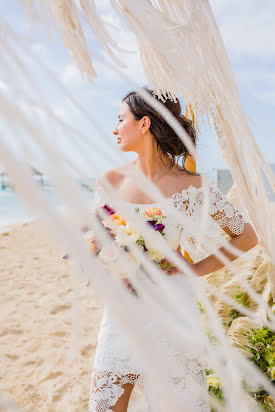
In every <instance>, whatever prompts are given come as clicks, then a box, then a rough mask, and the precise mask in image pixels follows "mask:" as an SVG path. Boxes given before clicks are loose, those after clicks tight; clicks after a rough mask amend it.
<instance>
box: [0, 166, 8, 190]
mask: <svg viewBox="0 0 275 412" xmlns="http://www.w3.org/2000/svg"><path fill="white" fill-rule="evenodd" d="M5 176H7V172H5V171H4V170H3V171H2V172H1V184H2V190H4V189H5V188H6V185H5Z"/></svg>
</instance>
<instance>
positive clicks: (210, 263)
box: [192, 223, 258, 276]
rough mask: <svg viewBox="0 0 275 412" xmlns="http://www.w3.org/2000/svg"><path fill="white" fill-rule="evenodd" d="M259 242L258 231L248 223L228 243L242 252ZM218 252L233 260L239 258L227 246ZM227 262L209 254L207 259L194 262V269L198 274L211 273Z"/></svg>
mask: <svg viewBox="0 0 275 412" xmlns="http://www.w3.org/2000/svg"><path fill="white" fill-rule="evenodd" d="M257 243H258V238H257V236H256V233H255V231H254V229H253V228H252V226H251V225H250V223H246V224H245V226H244V231H243V232H242V233H241V234H240V235H238V236H235V237H232V238H231V239H230V240H229V241H228V244H229V245H231V246H234V247H235V248H237V249H238V250H239V251H240V252H247V251H248V250H250V249H252V248H253V247H254V246H256V245H257ZM218 252H219V253H221V254H222V255H223V256H224V257H226V258H227V259H228V260H230V261H231V262H232V261H233V260H235V259H237V257H238V256H237V255H235V254H233V253H231V252H229V250H227V248H226V246H223V247H221V248H219V249H218ZM224 266H225V264H224V263H223V262H222V261H221V260H220V259H219V258H218V257H217V256H216V255H215V254H212V255H209V256H207V257H206V258H205V259H202V260H200V261H199V262H197V263H194V264H192V269H193V270H194V271H195V272H196V273H197V275H198V276H204V275H208V274H209V273H212V272H214V271H215V270H218V269H220V268H222V267H224Z"/></svg>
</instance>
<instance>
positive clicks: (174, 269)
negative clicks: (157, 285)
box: [161, 252, 195, 276]
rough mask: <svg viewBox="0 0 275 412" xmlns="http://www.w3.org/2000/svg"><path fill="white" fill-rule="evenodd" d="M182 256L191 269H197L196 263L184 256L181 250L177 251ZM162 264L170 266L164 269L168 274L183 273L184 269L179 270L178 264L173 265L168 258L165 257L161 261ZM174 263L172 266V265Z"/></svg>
mask: <svg viewBox="0 0 275 412" xmlns="http://www.w3.org/2000/svg"><path fill="white" fill-rule="evenodd" d="M177 253H178V254H179V256H180V258H181V259H182V260H184V262H185V264H186V265H187V266H188V267H189V268H190V269H191V270H193V271H194V270H195V265H194V264H192V263H190V262H189V261H188V260H187V259H186V258H185V257H184V256H182V254H181V253H180V252H177ZM161 265H162V266H165V265H167V266H168V268H167V269H162V270H163V271H164V272H165V273H166V275H167V276H171V275H176V274H178V273H183V271H182V270H179V269H178V268H177V267H176V266H173V265H172V264H171V263H170V262H169V261H168V260H167V259H163V260H162V261H161ZM171 265H172V266H171Z"/></svg>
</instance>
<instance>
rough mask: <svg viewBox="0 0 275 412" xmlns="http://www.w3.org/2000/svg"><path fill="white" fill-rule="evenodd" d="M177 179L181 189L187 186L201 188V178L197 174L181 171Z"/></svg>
mask: <svg viewBox="0 0 275 412" xmlns="http://www.w3.org/2000/svg"><path fill="white" fill-rule="evenodd" d="M177 179H178V185H179V186H180V188H181V189H187V188H188V187H189V186H194V187H196V188H197V189H199V188H200V187H201V186H202V177H201V175H199V174H193V173H188V172H185V171H181V172H180V173H179V174H178V177H177Z"/></svg>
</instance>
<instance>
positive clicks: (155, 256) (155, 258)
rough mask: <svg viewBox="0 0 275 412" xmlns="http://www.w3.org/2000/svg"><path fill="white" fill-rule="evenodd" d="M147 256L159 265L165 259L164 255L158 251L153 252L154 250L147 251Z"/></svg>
mask: <svg viewBox="0 0 275 412" xmlns="http://www.w3.org/2000/svg"><path fill="white" fill-rule="evenodd" d="M147 254H148V257H149V259H151V260H153V261H154V262H157V263H159V262H160V261H161V260H162V259H164V258H165V256H164V255H162V254H161V253H160V252H159V251H158V250H155V249H149V250H148V251H147Z"/></svg>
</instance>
